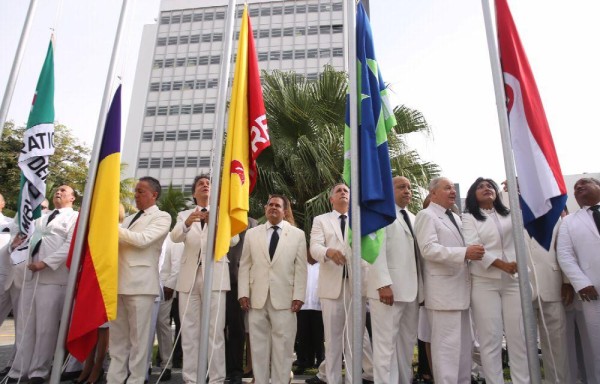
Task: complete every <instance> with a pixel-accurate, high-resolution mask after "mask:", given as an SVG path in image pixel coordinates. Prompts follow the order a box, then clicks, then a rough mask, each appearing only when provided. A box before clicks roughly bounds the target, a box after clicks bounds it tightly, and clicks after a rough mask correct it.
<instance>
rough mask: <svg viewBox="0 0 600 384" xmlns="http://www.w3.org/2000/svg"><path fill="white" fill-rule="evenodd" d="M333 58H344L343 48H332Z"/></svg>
mask: <svg viewBox="0 0 600 384" xmlns="http://www.w3.org/2000/svg"><path fill="white" fill-rule="evenodd" d="M332 53H333V57H344V48H333V51H332Z"/></svg>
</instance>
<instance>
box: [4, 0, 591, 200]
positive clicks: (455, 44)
mask: <svg viewBox="0 0 600 384" xmlns="http://www.w3.org/2000/svg"><path fill="white" fill-rule="evenodd" d="M120 3H121V1H118V0H104V1H101V2H100V1H78V0H62V1H58V0H43V1H38V7H37V11H36V14H35V19H34V22H33V28H32V31H31V34H30V38H29V41H28V44H27V49H26V51H25V58H24V61H23V65H22V67H21V71H20V76H19V79H18V82H17V86H16V90H15V93H14V96H13V101H12V103H11V108H10V110H9V114H8V118H9V119H12V120H14V121H15V122H16V123H17V124H24V123H25V122H26V120H27V117H28V113H29V106H30V103H31V98H32V95H33V92H34V89H35V83H36V81H37V77H38V75H39V71H40V68H41V64H42V61H43V58H44V55H45V53H46V47H47V44H48V39H49V36H50V28H54V29H55V31H56V35H57V45H56V53H55V55H56V57H55V67H56V96H55V107H56V119H57V121H59V122H60V123H63V124H65V125H67V126H68V127H69V128H71V129H72V130H73V131H74V132H75V134H76V136H78V137H79V138H80V139H81V140H82V141H84V142H86V143H87V144H89V145H90V146H91V144H92V141H93V138H94V131H95V128H96V125H97V121H98V112H99V108H100V103H101V100H102V94H103V91H104V83H105V81H106V74H107V70H108V64H109V60H110V53H111V50H112V44H113V41H114V35H115V30H116V25H117V21H118V17H119V11H120V7H121V5H120ZM59 4H62V7H60V11H57V8H59ZM158 5H159V1H158V0H143V1H142V0H137V1H130V7H129V17H128V19H127V24H126V26H125V29H124V41H123V46H124V50H123V52H124V53H123V54H122V55H121V56H120V61H119V65H118V68H119V73H120V74H121V76H122V78H123V92H124V93H123V121H124V122H126V121H127V120H126V118H127V113H128V106H129V101H130V97H131V88H132V81H133V78H134V71H135V65H136V61H137V54H138V49H139V41H140V37H141V30H142V26H143V25H144V24H148V23H152V22H154V19H155V18H156V17H157V15H158ZM370 6H371V19H372V25H373V32H374V37H375V48H376V52H377V56H378V61H379V63H380V67H381V70H382V73H383V78H384V80H385V81H386V82H387V83H390V86H391V88H392V90H393V101H394V102H395V103H396V104H405V105H407V106H409V107H411V108H415V109H417V110H419V111H421V112H422V113H423V114H424V116H425V118H426V119H427V121H428V122H429V124H430V125H431V127H432V136H431V137H420V136H418V137H417V136H415V137H411V138H410V144H411V145H412V146H414V147H415V148H416V149H417V150H418V151H419V153H420V154H421V156H422V158H424V159H426V160H429V161H433V162H435V163H437V164H439V165H440V166H441V168H442V172H443V175H445V176H447V177H449V178H451V179H452V180H454V181H455V182H460V184H461V192H462V193H461V194H462V195H463V196H464V194H465V193H466V190H467V189H468V187H469V185H470V184H471V183H472V182H473V181H474V180H475V178H477V177H478V176H486V177H492V178H494V179H495V180H497V181H501V180H502V179H504V175H505V172H504V164H503V159H502V149H501V144H500V133H499V128H498V119H497V112H496V105H495V99H494V90H493V84H492V78H491V70H490V64H489V57H488V51H487V42H486V37H485V30H484V23H483V16H482V10H481V2H480V1H479V0H453V1H448V0H371V1H370ZM509 6H510V7H511V11H512V13H513V17H514V18H515V22H516V24H517V28H518V29H519V33H520V35H521V39H522V41H523V44H524V46H525V50H526V52H527V55H528V57H529V61H530V64H531V66H532V70H533V72H534V75H535V78H536V81H537V84H538V88H539V90H540V94H541V97H542V101H543V104H544V107H545V110H546V115H547V117H548V120H549V123H550V129H551V131H552V134H553V137H554V142H555V145H556V149H557V152H558V156H559V160H560V163H561V166H562V170H563V173H565V174H573V173H583V172H598V171H600V166H599V165H598V155H597V148H598V146H599V144H600V129H599V127H598V125H599V123H598V118H597V117H596V114H595V112H594V111H598V110H599V109H600V94H599V91H600V54H599V53H598V52H599V50H598V46H599V43H600V23H598V22H597V15H599V14H600V2H598V1H597V0H572V1H569V2H565V1H559V0H519V1H515V0H512V1H510V0H509ZM27 7H28V2H26V1H3V2H2V3H1V4H0V47H1V48H2V57H3V59H2V60H0V90H1V91H2V93H3V92H4V89H5V87H6V82H7V80H8V76H9V72H10V68H11V65H12V59H13V57H14V53H15V51H16V47H17V44H18V40H19V36H20V33H21V29H22V27H23V23H24V20H25V15H26V12H27ZM123 136H124V135H123ZM567 188H568V190H569V192H570V191H571V190H572V186H571V185H568V186H567Z"/></svg>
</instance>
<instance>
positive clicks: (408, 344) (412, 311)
mask: <svg viewBox="0 0 600 384" xmlns="http://www.w3.org/2000/svg"><path fill="white" fill-rule="evenodd" d="M393 183H394V200H395V201H396V215H397V218H396V221H394V222H393V223H392V224H390V225H388V226H387V227H386V228H385V240H384V244H383V246H382V249H381V252H380V254H379V256H378V257H377V259H376V260H375V262H374V263H373V265H372V266H371V268H370V269H369V276H368V280H367V296H368V297H369V307H370V308H371V324H372V327H373V362H374V367H373V373H374V378H375V382H376V383H410V382H411V379H412V359H413V352H414V346H415V344H416V343H417V325H418V319H419V302H420V301H422V296H423V283H422V279H421V274H420V269H421V267H420V265H419V263H420V262H419V260H418V255H417V254H416V251H417V247H416V242H415V239H414V234H413V225H414V219H415V216H414V215H413V214H412V213H410V212H409V211H408V210H407V206H408V204H409V203H410V199H411V196H412V191H411V185H410V181H409V180H408V179H407V178H406V177H403V176H396V177H394V179H393Z"/></svg>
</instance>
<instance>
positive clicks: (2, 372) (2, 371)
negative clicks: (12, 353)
mask: <svg viewBox="0 0 600 384" xmlns="http://www.w3.org/2000/svg"><path fill="white" fill-rule="evenodd" d="M8 372H10V366H8V367H5V368H4V369H3V370H1V371H0V377H4V376H6V375H8Z"/></svg>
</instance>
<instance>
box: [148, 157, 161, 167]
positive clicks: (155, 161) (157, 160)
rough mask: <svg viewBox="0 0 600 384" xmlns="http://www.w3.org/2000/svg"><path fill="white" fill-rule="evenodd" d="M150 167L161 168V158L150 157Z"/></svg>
mask: <svg viewBox="0 0 600 384" xmlns="http://www.w3.org/2000/svg"><path fill="white" fill-rule="evenodd" d="M150 168H160V158H156V157H153V158H151V159H150Z"/></svg>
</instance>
